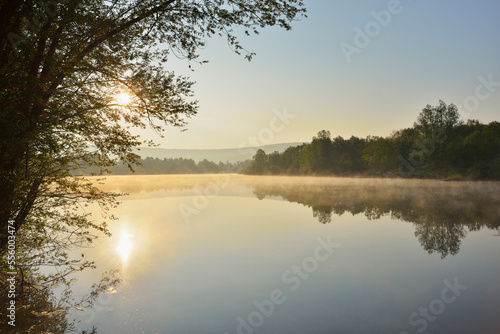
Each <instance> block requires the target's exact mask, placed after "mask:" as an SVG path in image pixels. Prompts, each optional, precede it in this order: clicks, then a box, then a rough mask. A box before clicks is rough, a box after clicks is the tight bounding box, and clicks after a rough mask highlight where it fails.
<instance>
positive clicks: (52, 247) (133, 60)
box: [0, 0, 305, 284]
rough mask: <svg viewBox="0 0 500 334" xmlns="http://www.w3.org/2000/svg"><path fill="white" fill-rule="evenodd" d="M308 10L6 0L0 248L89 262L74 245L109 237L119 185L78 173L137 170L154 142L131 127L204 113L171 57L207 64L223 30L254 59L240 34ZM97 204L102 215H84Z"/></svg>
mask: <svg viewBox="0 0 500 334" xmlns="http://www.w3.org/2000/svg"><path fill="white" fill-rule="evenodd" d="M304 13H305V8H304V5H303V3H302V1H300V0H271V1H268V0H265V1H264V0H227V1H225V0H189V1H174V0H110V1H104V0H63V1H53V0H0V21H1V22H2V24H1V25H0V229H1V230H0V255H2V256H3V255H4V253H5V251H6V250H7V241H8V237H9V232H12V234H15V236H16V247H17V252H16V254H17V256H18V264H19V265H20V266H26V265H29V266H30V267H31V268H36V267H37V266H41V265H51V266H55V267H58V268H61V271H60V272H59V273H58V275H57V276H56V277H54V278H53V279H54V280H55V281H59V282H64V277H66V275H68V274H69V273H71V272H73V271H74V270H81V269H83V268H85V267H89V266H92V264H91V262H87V261H86V260H85V259H84V260H81V259H71V258H70V256H69V253H68V250H69V249H70V248H71V247H73V246H75V245H79V246H82V245H86V244H88V243H90V242H92V240H93V239H95V238H96V237H97V236H98V235H106V234H109V232H108V230H107V227H106V221H109V220H110V219H113V218H114V217H113V216H112V215H109V214H108V211H107V210H108V209H109V208H111V207H113V206H115V205H116V204H118V203H117V201H116V197H117V196H118V195H119V194H113V193H106V192H103V191H100V190H99V189H98V188H97V187H96V186H95V184H92V183H91V182H90V181H87V180H86V179H85V178H83V177H78V176H75V174H78V173H79V171H81V169H82V168H87V167H89V166H90V167H94V168H96V170H97V173H98V174H103V173H105V172H106V171H107V167H108V166H113V165H115V164H117V163H124V164H125V165H127V167H130V168H132V166H133V165H134V164H136V163H138V162H139V160H138V158H139V156H138V155H136V154H134V153H133V148H134V147H136V146H140V145H144V144H145V145H152V143H143V142H142V140H141V139H140V138H139V137H138V136H136V135H133V133H132V129H133V128H147V127H150V128H152V129H153V130H155V131H157V132H158V133H160V134H161V132H162V131H163V130H164V128H165V127H166V126H173V127H183V126H184V125H185V124H186V119H187V118H189V117H192V116H194V115H195V114H196V113H197V110H198V105H197V101H195V100H194V98H193V92H192V85H193V83H192V82H191V81H190V80H189V78H186V77H178V76H176V75H174V73H173V72H170V71H167V70H166V69H165V66H166V64H168V63H167V61H168V59H169V57H170V56H171V55H174V56H176V57H179V58H184V59H186V60H187V61H188V62H192V61H197V62H200V63H203V62H204V61H203V60H198V54H197V51H198V49H199V48H201V47H204V46H205V44H206V39H207V38H208V37H211V36H214V35H219V36H223V37H224V38H226V39H227V41H228V44H229V46H230V47H231V48H232V49H233V50H234V51H235V52H236V53H238V54H243V55H244V57H246V58H247V59H250V58H251V57H252V56H253V53H251V52H248V51H246V50H245V49H244V48H243V46H242V45H241V44H240V42H239V40H238V38H237V37H236V33H235V31H237V30H238V29H242V30H243V31H242V32H244V33H246V34H248V35H250V34H257V33H258V32H259V30H260V29H261V28H265V27H269V26H277V27H281V28H284V29H286V30H289V29H291V24H292V23H293V21H294V20H296V19H299V18H300V17H302V16H304ZM119 94H126V95H128V96H129V97H130V101H128V102H122V101H120V99H118V96H119ZM203 166H204V167H203ZM211 167H212V166H210V164H207V163H203V164H202V165H200V168H211ZM92 203H97V204H98V205H100V207H101V208H102V214H103V215H104V216H105V218H106V219H105V220H104V223H103V224H96V223H95V221H94V220H93V218H92V217H91V216H89V215H88V214H86V213H85V206H86V205H91V204H92ZM10 222H12V226H13V228H14V229H13V230H12V231H10V230H8V226H9V224H10ZM6 268H7V267H6V266H3V265H2V266H1V268H0V269H1V270H2V272H6V271H7V269H6ZM20 270H24V272H28V270H27V269H26V268H24V269H20ZM33 277H35V276H33ZM33 279H34V280H35V281H36V280H41V282H35V281H33V282H32V284H43V281H44V280H45V281H46V280H48V279H49V278H48V277H45V276H43V275H39V276H36V279H35V278H33Z"/></svg>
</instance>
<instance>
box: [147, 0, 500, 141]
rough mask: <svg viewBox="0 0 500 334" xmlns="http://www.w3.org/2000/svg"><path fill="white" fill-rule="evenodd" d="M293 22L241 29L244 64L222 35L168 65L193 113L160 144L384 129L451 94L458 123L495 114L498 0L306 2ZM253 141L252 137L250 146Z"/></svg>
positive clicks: (499, 67) (499, 66)
mask: <svg viewBox="0 0 500 334" xmlns="http://www.w3.org/2000/svg"><path fill="white" fill-rule="evenodd" d="M305 4H306V7H307V10H308V13H307V15H308V18H304V19H302V20H300V21H298V22H295V23H294V24H293V29H292V30H291V31H284V30H283V29H279V28H267V29H264V30H262V31H261V34H260V35H258V36H251V37H246V36H241V39H240V41H241V43H242V44H243V46H244V47H245V48H246V49H248V50H249V51H252V52H255V53H256V54H257V55H256V56H255V57H254V58H253V60H252V61H251V62H248V61H247V60H245V59H244V58H243V57H242V56H238V55H236V54H235V53H233V52H232V51H231V49H230V48H229V46H228V45H227V43H226V41H225V40H223V39H221V38H212V39H209V40H207V42H208V45H207V47H206V48H205V49H203V50H200V59H203V60H208V61H209V63H207V64H203V65H198V64H192V67H193V68H194V71H191V70H189V68H188V65H189V64H188V63H187V62H186V61H184V60H178V59H171V61H169V63H167V66H166V68H167V69H168V70H173V71H175V73H176V74H179V75H186V76H189V77H190V78H191V79H192V80H193V81H196V84H195V85H194V87H193V89H194V92H195V97H196V99H197V100H199V106H200V108H199V112H198V115H197V116H195V117H194V118H191V119H188V125H187V127H186V129H187V131H184V132H181V131H179V129H178V128H174V127H167V129H166V132H165V138H160V137H159V136H157V135H155V134H153V133H152V132H142V137H143V138H144V139H153V140H155V141H156V142H157V143H159V144H160V147H163V148H177V149H219V148H236V147H249V146H260V145H267V144H276V143H287V142H309V141H310V140H311V139H312V137H313V136H315V135H316V134H317V132H318V131H320V130H329V131H330V132H331V134H332V137H336V136H342V137H344V138H350V137H351V136H353V135H354V136H358V137H366V136H368V135H372V136H388V135H390V134H391V132H392V131H393V130H398V129H402V128H407V127H411V126H412V125H413V123H414V122H415V120H416V119H417V116H418V114H419V113H420V111H421V110H422V108H424V107H425V106H426V105H427V104H430V105H438V104H439V100H443V101H444V102H445V103H447V104H450V103H455V104H456V105H457V106H458V107H459V111H460V114H461V115H462V118H463V119H464V120H467V119H477V120H479V121H481V122H483V123H488V122H491V121H493V120H497V121H500V43H499V34H500V20H499V17H500V1H497V0H476V1H470V0H441V1H439V0H400V1H398V0H380V1H379V0H371V1H350V0H342V1H340V0H305ZM255 144H257V145H255Z"/></svg>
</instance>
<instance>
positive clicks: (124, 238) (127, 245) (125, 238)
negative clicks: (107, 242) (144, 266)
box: [116, 229, 133, 265]
mask: <svg viewBox="0 0 500 334" xmlns="http://www.w3.org/2000/svg"><path fill="white" fill-rule="evenodd" d="M120 234H121V235H120V241H119V243H118V246H117V247H116V251H117V252H118V254H119V255H120V258H121V260H122V264H124V265H125V264H126V263H127V260H128V258H129V256H130V253H131V252H132V248H133V244H132V241H131V240H130V239H131V237H132V235H131V234H130V233H129V232H128V230H126V229H122V230H121V233H120Z"/></svg>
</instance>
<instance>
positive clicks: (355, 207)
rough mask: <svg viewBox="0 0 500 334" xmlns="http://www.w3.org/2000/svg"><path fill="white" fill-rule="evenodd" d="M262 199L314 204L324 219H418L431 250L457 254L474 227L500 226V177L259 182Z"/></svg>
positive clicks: (421, 237) (422, 237)
mask: <svg viewBox="0 0 500 334" xmlns="http://www.w3.org/2000/svg"><path fill="white" fill-rule="evenodd" d="M254 193H255V195H256V196H257V197H258V198H259V199H263V198H264V197H266V196H281V197H282V198H283V199H285V200H287V201H290V202H295V203H300V204H303V205H305V206H307V207H311V208H312V210H313V216H314V217H316V218H317V219H318V220H319V222H320V223H323V224H326V223H330V222H331V221H332V219H334V218H332V215H333V214H335V215H338V216H340V215H342V214H343V213H345V212H350V213H352V214H353V215H355V214H359V213H363V214H364V215H365V216H366V217H367V218H368V219H370V220H372V219H379V218H380V217H382V216H386V215H390V216H391V218H393V219H398V220H402V221H407V222H411V223H413V224H414V225H415V236H416V237H417V238H418V240H419V242H420V243H421V244H422V247H423V248H424V249H425V250H427V251H428V252H429V253H433V252H437V253H440V254H441V256H442V257H443V258H444V257H445V256H447V255H448V254H457V253H458V251H459V248H460V243H461V240H462V239H463V238H465V236H466V235H467V230H468V231H476V230H479V229H481V228H483V227H486V228H491V229H497V228H499V226H500V207H499V205H498V204H499V203H500V183H498V182H496V183H495V182H442V181H402V180H376V181H375V180H374V181H373V182H371V181H369V180H366V182H356V181H354V180H353V182H351V183H342V184H339V185H334V184H331V185H320V184H309V185H301V184H284V183H282V184H279V185H277V184H267V185H256V186H254Z"/></svg>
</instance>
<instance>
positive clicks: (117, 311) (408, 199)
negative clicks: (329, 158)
mask: <svg viewBox="0 0 500 334" xmlns="http://www.w3.org/2000/svg"><path fill="white" fill-rule="evenodd" d="M105 188H106V189H108V190H118V191H121V192H126V193H129V195H128V196H124V197H123V198H122V205H121V206H120V207H119V208H118V209H116V211H115V214H116V215H117V216H118V217H119V220H118V221H115V222H114V223H113V224H112V225H111V226H110V229H111V231H112V233H113V236H112V237H111V238H103V239H102V240H100V241H99V242H98V243H97V244H96V245H95V247H93V248H91V249H88V250H86V252H87V253H88V255H89V257H90V258H93V259H95V260H96V263H97V265H98V269H97V270H94V271H87V272H83V273H81V274H80V276H79V277H78V278H79V281H78V283H77V286H76V287H75V289H76V291H77V292H78V290H79V289H81V291H84V290H85V289H86V288H88V287H89V285H90V284H91V283H93V282H95V281H96V280H97V279H98V278H99V277H100V273H101V272H103V271H105V270H109V269H112V268H117V269H120V274H119V275H120V277H121V278H122V283H120V284H119V285H118V286H117V287H116V293H113V294H107V295H106V296H103V297H101V298H99V299H98V300H97V302H96V303H95V305H94V307H93V308H92V309H88V310H87V311H86V312H82V311H75V312H73V313H74V316H75V317H76V319H78V320H80V321H81V323H80V328H82V329H86V328H91V326H92V325H95V326H96V327H97V329H98V332H99V333H173V334H180V333H189V334H193V333H220V334H224V333H228V334H234V333H245V334H249V333H311V334H312V333H394V334H403V333H492V334H493V333H500V321H499V320H498V319H499V315H500V314H499V310H500V284H499V279H500V236H499V234H500V232H499V230H498V229H499V226H500V206H499V204H500V184H499V183H489V182H480V183H467V182H441V181H408V180H382V179H380V180H377V179H339V178H307V177H264V176H257V177H247V176H239V175H203V176H200V175H197V176H195V175H193V176H172V175H169V176H115V177H108V180H107V183H106V185H105ZM78 252H81V250H78Z"/></svg>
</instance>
